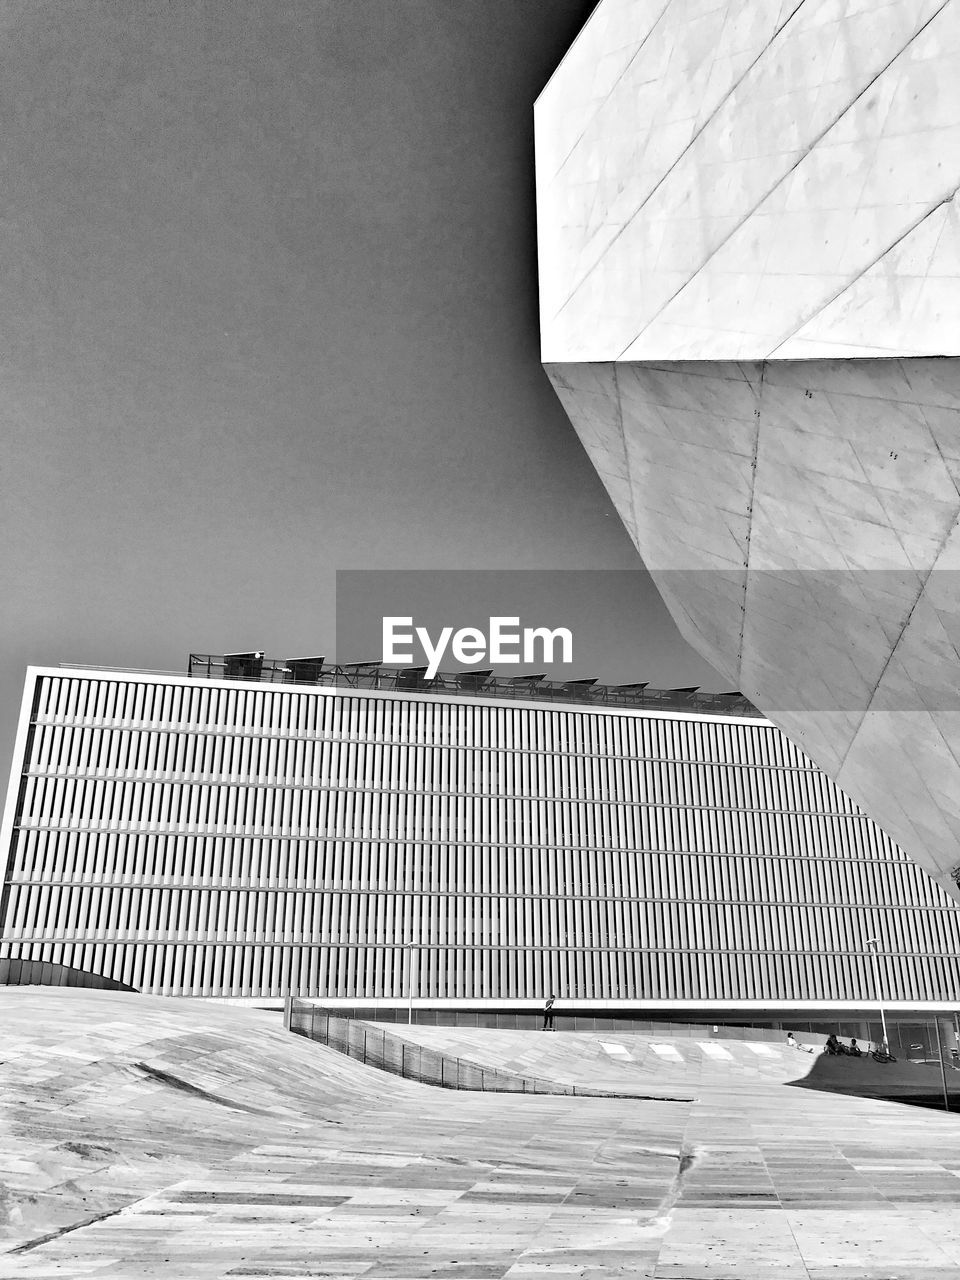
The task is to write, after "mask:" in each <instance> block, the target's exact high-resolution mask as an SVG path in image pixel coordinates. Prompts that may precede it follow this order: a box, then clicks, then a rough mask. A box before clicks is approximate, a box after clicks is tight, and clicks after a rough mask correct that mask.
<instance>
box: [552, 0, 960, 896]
mask: <svg viewBox="0 0 960 1280" xmlns="http://www.w3.org/2000/svg"><path fill="white" fill-rule="evenodd" d="M958 59H960V0H901V2H900V3H896V4H892V3H885V2H883V0H804V2H803V3H801V2H800V0H785V2H784V3H782V4H770V3H769V2H768V0H737V2H734V0H729V2H726V3H724V2H723V0H719V2H715V3H711V4H709V5H707V4H699V3H695V2H694V0H647V2H646V3H641V2H639V0H638V2H637V3H634V4H628V3H626V2H625V0H605V2H604V3H601V4H600V5H599V6H598V8H597V10H596V11H595V13H594V16H593V17H592V19H591V20H590V22H589V23H588V24H587V26H586V28H585V30H584V32H583V34H582V35H581V37H580V38H579V39H578V40H577V42H576V43H575V44H574V46H573V48H572V49H571V51H570V53H569V54H568V56H567V58H566V59H565V60H564V62H563V64H562V65H561V67H560V68H559V70H558V71H557V73H556V74H555V75H554V76H553V78H552V79H551V81H550V83H549V85H548V86H547V88H546V89H545V91H544V93H543V94H542V95H541V98H540V100H539V102H538V103H537V108H536V135H537V193H538V235H539V250H540V274H541V298H540V302H541V328H542V354H543V359H544V363H545V367H546V368H547V371H548V374H549V376H550V377H551V379H552V381H553V383H554V385H555V387H556V388H557V391H558V394H559V395H560V397H561V399H562V400H563V402H564V405H565V406H566V408H567V411H568V413H569V415H570V417H571V420H572V421H573V422H574V424H575V426H576V428H577V430H578V432H579V433H580V437H581V439H582V440H583V443H584V446H585V448H586V449H587V451H588V453H589V454H590V456H591V458H592V459H593V461H594V463H595V465H596V466H597V469H598V471H599V472H600V474H601V475H602V476H603V479H604V482H605V483H606V485H607V489H608V492H609V493H610V495H611V498H612V499H613V501H614V503H615V504H616V506H617V509H618V510H619V512H620V514H621V516H622V518H623V520H624V523H625V525H626V527H627V529H628V530H629V532H630V535H631V537H632V538H633V540H634V542H635V545H636V546H637V549H638V551H639V552H640V554H641V556H642V557H643V559H644V561H645V562H646V564H647V567H648V568H649V569H650V571H651V573H652V575H653V577H654V579H655V581H656V583H657V585H658V587H659V588H660V590H661V592H662V594H663V596H664V599H665V600H666V602H667V604H668V606H669V608H670V610H671V612H672V614H673V616H674V618H675V619H676V622H677V624H678V626H679V628H680V630H681V632H682V633H683V635H684V636H685V637H686V638H687V639H688V640H689V641H690V642H691V643H692V644H693V645H694V646H695V647H696V648H697V649H699V651H700V652H701V653H702V654H703V655H704V656H705V657H707V658H708V659H709V660H710V661H711V662H712V663H713V664H714V665H715V666H716V667H717V669H718V670H719V671H720V672H722V673H723V675H724V676H725V677H726V678H727V679H729V680H730V681H731V683H732V684H735V686H736V687H737V688H739V689H741V690H742V691H743V692H744V693H745V694H746V695H747V696H748V697H750V698H751V699H752V700H753V701H754V702H755V703H756V704H757V706H759V707H760V708H761V709H762V710H763V711H764V712H765V713H766V714H767V715H769V716H770V718H771V719H772V720H774V721H775V722H776V723H777V724H778V725H779V726H780V727H781V728H782V729H784V730H785V731H786V732H787V733H788V734H789V735H790V736H791V737H792V738H794V739H795V740H796V742H797V743H798V744H799V745H800V746H801V747H802V748H803V749H804V750H805V751H806V752H807V753H808V754H809V755H810V756H811V757H812V758H813V759H814V760H815V761H816V762H817V764H819V765H820V766H821V768H823V769H824V770H826V771H827V772H828V773H829V774H830V775H831V776H832V777H833V778H835V779H836V780H837V781H838V782H839V783H840V785H841V786H842V787H843V788H844V789H845V790H846V792H847V793H848V794H849V795H850V796H851V797H852V798H853V799H854V800H855V801H856V802H857V803H858V804H860V805H861V806H862V807H863V808H864V809H866V810H867V812H869V813H870V814H871V816H872V817H874V818H875V819H876V820H877V821H878V822H879V823H880V824H881V825H882V826H883V827H884V828H885V829H886V830H887V831H888V832H889V833H890V835H891V836H893V838H894V839H895V840H897V841H898V842H899V843H900V844H901V845H902V846H903V848H904V849H905V850H906V851H907V852H908V853H909V854H911V855H912V856H913V857H915V858H916V859H917V861H918V862H919V863H920V864H921V865H922V866H924V867H925V868H926V869H927V870H928V871H929V872H930V873H931V874H932V875H934V876H935V877H936V878H937V879H938V881H939V882H940V883H941V884H942V885H943V886H944V887H945V888H946V889H947V890H948V891H950V892H952V893H953V894H954V896H957V897H960V892H958V889H957V884H956V883H955V881H956V880H957V879H958V877H960V763H958V761H960V574H958V571H960V530H958V515H960V359H958V357H960V288H958V285H960V196H958V190H960V76H957V74H956V67H957V64H958Z"/></svg>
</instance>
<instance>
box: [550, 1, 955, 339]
mask: <svg viewBox="0 0 960 1280" xmlns="http://www.w3.org/2000/svg"><path fill="white" fill-rule="evenodd" d="M958 55H960V6H958V5H957V4H956V3H955V0H946V3H944V0H898V3H895V4H891V3H883V2H881V0H859V2H854V0H845V2H842V0H806V2H805V3H800V2H799V0H789V2H788V3H785V4H782V5H778V4H771V3H770V0H726V3H713V4H710V5H704V4H695V3H690V2H689V0H687V2H684V0H669V2H668V3H664V0H647V2H646V3H634V4H629V3H625V2H624V0H606V3H603V4H601V5H600V6H599V8H598V9H597V11H596V13H595V15H594V17H593V18H592V19H591V21H590V22H589V23H588V24H587V26H586V28H585V30H584V32H583V34H582V35H581V37H580V39H579V40H578V41H577V42H576V43H575V45H574V46H573V48H572V50H571V51H570V53H569V54H568V56H567V58H566V59H565V60H564V62H563V64H562V65H561V67H560V69H559V70H558V71H557V73H556V74H555V75H554V77H553V78H552V79H551V81H550V83H549V84H548V86H547V88H546V89H545V90H544V92H543V94H542V95H541V97H540V99H539V101H538V103H537V108H536V144H537V196H538V207H539V216H538V220H539V244H540V275H541V300H540V301H541V330H542V349H543V358H544V360H546V361H548V362H551V363H557V362H560V361H607V360H611V359H625V360H665V359H668V360H683V359H708V360H756V359H759V358H762V357H766V356H772V355H775V354H776V355H784V356H790V357H800V358H804V357H816V356H824V355H848V354H855V355H861V356H863V355H877V356H882V355H890V354H905V355H957V354H960V325H958V323H957V319H958V316H957V302H956V288H955V284H956V278H957V251H956V243H957V241H956V232H955V226H956V222H955V219H956V212H955V209H951V208H950V204H951V202H952V201H953V199H954V197H955V196H956V193H957V188H958V185H960V77H958V76H957V74H956V67H957V59H958ZM948 321H949V323H948ZM826 347H831V348H833V349H830V350H826V349H825V348H826Z"/></svg>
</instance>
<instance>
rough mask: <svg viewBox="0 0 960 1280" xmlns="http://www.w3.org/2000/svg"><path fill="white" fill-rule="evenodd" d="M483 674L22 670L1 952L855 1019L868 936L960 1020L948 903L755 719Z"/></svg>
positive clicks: (150, 970) (225, 665)
mask: <svg viewBox="0 0 960 1280" xmlns="http://www.w3.org/2000/svg"><path fill="white" fill-rule="evenodd" d="M481 676H484V678H483V679H478V678H476V677H474V678H473V680H472V683H471V679H470V678H468V677H466V676H464V677H444V678H441V679H439V680H438V681H437V682H435V683H433V684H431V685H428V686H426V687H417V686H418V684H419V685H420V686H424V684H425V682H424V681H423V680H422V678H418V677H417V675H416V673H414V675H413V677H411V675H410V673H409V672H406V673H404V672H393V673H390V672H384V671H383V669H382V668H378V667H375V666H373V665H371V666H370V667H369V669H368V670H367V671H366V672H365V673H364V672H363V671H362V670H361V669H359V668H354V669H352V670H351V669H348V668H334V667H330V666H329V665H327V664H324V663H323V662H322V659H318V660H315V665H314V668H313V669H308V668H304V667H303V666H300V667H298V666H297V665H296V663H294V662H290V663H264V662H263V660H262V659H261V656H260V655H248V656H245V657H244V659H243V660H236V659H231V660H216V659H213V660H211V659H206V658H205V659H203V660H192V663H191V674H187V675H179V676H178V675H157V674H150V673H137V672H116V671H95V670H75V669H66V668H47V669H45V668H31V669H30V670H29V671H28V673H27V679H26V687H25V692H24V702H23V713H22V717H21V724H20V729H19V735H18V740H17V745H16V754H15V760H14V766H13V774H12V781H11V786H10V790H9V794H8V800H7V805H6V810H5V815H4V820H3V828H2V846H0V850H2V854H3V855H4V856H5V858H6V866H5V871H4V887H3V897H2V913H0V918H2V942H0V963H2V962H3V961H7V962H9V963H10V964H15V963H17V962H23V961H27V962H30V963H33V964H37V963H42V964H47V965H52V966H62V967H64V968H66V969H69V970H79V971H83V972H85V973H87V974H93V975H97V976H99V977H100V978H102V979H105V980H110V981H113V982H118V983H122V984H125V985H127V986H131V987H135V988H138V989H140V990H143V991H148V992H156V993H165V994H177V995H193V996H220V997H247V998H264V997H270V998H279V997H282V996H284V995H285V994H287V993H290V992H293V993H299V994H301V995H310V996H321V997H324V998H326V999H328V1000H331V1001H339V1002H340V1003H343V1004H350V1003H357V1002H362V1001H367V1002H369V1001H379V1002H383V1003H385V1004H397V1005H401V1006H402V1005H403V1003H404V1002H405V1001H406V999H407V998H408V996H410V995H411V994H413V995H415V996H416V998H417V1000H418V1002H419V1003H424V1002H429V1003H431V1004H433V1005H436V1006H444V1005H459V1006H464V1005H470V1006H472V1007H476V1006H477V1005H481V1006H483V1005H488V1006H491V1007H493V1006H498V1007H509V1006H513V1005H519V1004H523V1003H526V1004H529V1003H530V1002H532V1001H539V1000H542V999H543V997H544V995H546V994H547V993H550V992H555V993H556V994H557V995H558V996H559V997H561V999H563V1000H565V1001H573V1002H574V1003H575V1004H577V1005H578V1006H580V1007H583V1008H593V1009H597V1008H605V1009H632V1010H672V1011H677V1012H679V1011H683V1010H697V1011H700V1012H703V1011H705V1010H709V1009H719V1008H725V1009H727V1010H731V1009H732V1010H744V1011H745V1010H751V1009H752V1010H759V1009H766V1010H774V1011H775V1010H778V1009H782V1010H786V1009H799V1008H800V1007H803V1008H809V1009H813V1008H817V1009H828V1008H830V1009H837V1010H839V1009H843V1008H849V1009H853V1008H863V1007H864V1006H867V1005H870V1004H872V1002H873V1000H874V998H875V996H876V989H875V984H874V979H873V975H872V972H871V962H870V958H869V954H868V949H867V942H868V939H871V938H877V939H879V940H880V947H879V950H880V957H881V966H882V971H881V983H882V985H883V987H884V988H885V990H884V991H883V995H884V998H885V1000H886V1001H887V1002H888V1005H889V1006H890V1007H900V1008H903V1009H907V1008H910V1009H917V1010H920V1009H934V1008H938V1009H948V1008H953V1006H954V1002H955V1001H956V998H957V995H958V993H960V914H958V911H957V909H956V908H955V906H954V904H953V903H952V902H951V900H950V899H949V898H948V897H947V896H946V895H945V894H944V893H943V892H942V891H941V890H940V889H939V888H938V887H937V886H936V885H935V884H934V882H933V881H932V880H931V879H929V878H928V877H927V876H926V874H925V873H924V872H922V871H920V870H919V869H918V868H917V867H916V866H915V865H914V863H912V862H911V861H910V860H909V859H908V858H907V857H906V856H905V855H904V854H903V853H902V852H901V851H900V850H899V849H898V848H897V847H896V845H894V844H893V842H892V841H891V840H890V839H889V838H888V837H887V836H886V835H885V834H884V833H883V831H881V830H880V828H879V827H877V826H876V824H875V823H873V822H872V821H871V820H870V819H869V818H867V817H866V816H865V815H864V814H863V813H862V812H860V811H859V810H858V809H857V807H856V806H855V805H854V804H853V803H852V802H851V801H850V800H849V799H848V798H847V797H846V796H845V795H844V794H843V792H842V791H840V790H839V789H838V788H837V787H836V786H835V785H834V784H833V783H832V782H831V781H830V780H829V778H828V777H827V776H826V775H825V774H824V773H823V772H821V771H820V770H819V769H817V768H816V767H815V766H814V765H813V764H812V763H811V761H810V760H809V759H808V758H807V757H806V756H804V754H803V753H802V752H801V751H799V750H798V749H797V747H795V746H794V745H793V744H792V743H791V742H790V741H789V740H788V739H787V738H786V737H785V736H784V735H783V734H782V733H781V732H779V730H777V729H776V728H774V727H773V726H772V725H771V724H770V723H768V722H767V721H765V720H764V719H762V718H760V717H759V716H758V715H757V714H756V713H751V712H752V709H751V708H748V707H744V706H740V705H738V704H736V703H735V702H731V701H730V700H728V701H724V700H722V699H720V698H710V697H707V698H703V697H699V696H693V695H689V694H685V693H681V692H677V693H675V694H673V695H664V694H660V693H657V692H656V691H650V690H641V689H640V688H636V689H634V690H633V691H630V690H626V691H620V692H619V693H618V692H617V691H610V690H603V689H593V690H588V689H584V688H581V689H579V690H574V689H573V688H568V689H567V690H566V692H565V693H564V691H563V690H562V689H558V688H557V687H554V686H548V685H546V684H543V683H542V682H540V683H539V684H538V683H537V682H531V683H530V684H529V685H527V686H525V685H523V684H522V683H518V682H512V684H508V683H507V682H504V681H495V680H492V679H490V680H487V679H486V678H485V673H481ZM304 681H306V682H304ZM558 699H562V700H558ZM731 706H737V709H738V713H737V714H730V713H729V709H730V707H731ZM8 967H9V966H8Z"/></svg>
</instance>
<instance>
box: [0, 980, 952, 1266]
mask: <svg viewBox="0 0 960 1280" xmlns="http://www.w3.org/2000/svg"><path fill="white" fill-rule="evenodd" d="M0 1017H2V1024H3V1027H4V1034H3V1037H2V1041H0V1058H3V1059H5V1061H4V1062H3V1064H2V1066H0V1072H2V1073H3V1074H4V1081H3V1088H4V1096H5V1098H6V1099H7V1103H8V1105H7V1107H6V1131H5V1137H4V1140H3V1144H2V1151H3V1158H2V1165H3V1171H2V1174H0V1177H2V1181H3V1183H4V1184H5V1186H6V1189H7V1195H6V1199H5V1206H6V1221H5V1224H4V1226H3V1228H2V1234H3V1236H4V1238H5V1241H6V1243H5V1245H4V1246H2V1247H5V1248H7V1249H12V1248H16V1247H17V1246H18V1245H19V1246H20V1250H19V1251H17V1252H7V1253H6V1254H3V1255H0V1275H2V1276H4V1277H7V1276H10V1277H11V1278H12V1277H20V1276H33V1277H39V1276H61V1277H64V1276H65V1277H70V1278H71V1280H73V1278H77V1280H79V1278H80V1277H86V1276H93V1277H107V1276H111V1277H121V1278H125V1277H130V1278H131V1280H132V1278H133V1277H148V1276H163V1277H171V1278H176V1280H180V1278H183V1280H193V1278H200V1277H203V1278H208V1277H209V1278H212V1277H226V1276H247V1277H266V1276H283V1277H288V1278H289V1277H306V1276H328V1277H334V1276H341V1277H354V1276H365V1277H369V1278H370V1280H377V1278H380V1280H386V1278H387V1277H393V1278H395V1280H426V1277H440V1276H451V1277H453V1276H459V1277H463V1278H464V1280H472V1278H476V1280H480V1278H481V1277H500V1276H506V1277H510V1278H511V1280H514V1278H516V1280H520V1278H521V1277H528V1278H529V1280H544V1278H546V1277H551V1278H552V1280H573V1277H578V1278H582V1277H599V1276H631V1277H661V1278H667V1277H671V1278H673V1280H693V1278H695V1277H696V1278H700V1277H703V1278H704V1280H706V1278H708V1277H710V1278H714V1277H716V1278H719V1277H728V1278H729V1280H754V1278H760V1277H768V1276H769V1277H773V1276H777V1277H788V1278H789V1277H803V1278H813V1280H823V1278H825V1277H827V1276H830V1277H838V1276H839V1277H842V1278H843V1280H854V1278H856V1280H861V1278H862V1280H868V1278H869V1280H880V1278H881V1277H882V1278H884V1280H889V1278H892V1277H904V1278H906V1277H909V1278H910V1280H913V1278H914V1277H921V1278H925V1280H932V1278H933V1277H947V1276H950V1277H951V1278H952V1280H956V1277H957V1276H958V1275H960V1119H958V1118H956V1117H954V1116H947V1115H943V1114H939V1113H937V1112H928V1111H923V1110H919V1109H911V1108H906V1107H899V1106H896V1105H894V1104H889V1103H875V1102H867V1101H863V1100H861V1099H853V1098H841V1097H835V1096H831V1095H829V1094H820V1093H814V1092H811V1091H807V1090H801V1089H793V1088H789V1087H784V1085H783V1084H780V1083H778V1082H777V1079H776V1077H775V1073H774V1072H773V1071H772V1068H771V1066H770V1065H769V1064H770V1062H771V1061H775V1060H770V1059H768V1057H767V1056H766V1055H758V1054H755V1053H754V1052H753V1051H752V1050H750V1049H749V1048H745V1047H744V1046H740V1045H737V1046H734V1047H733V1048H731V1054H732V1055H733V1056H732V1059H731V1060H730V1061H727V1060H724V1059H717V1058H713V1057H711V1056H710V1055H709V1054H707V1053H706V1052H704V1053H703V1054H702V1057H701V1069H700V1071H699V1073H698V1074H697V1075H696V1088H695V1089H694V1090H693V1091H694V1092H695V1093H696V1094H697V1099H698V1100H697V1101H696V1102H694V1103H692V1104H691V1103H666V1102H638V1101H636V1100H629V1099H623V1100H620V1099H617V1100H607V1099H590V1098H583V1099H581V1098H569V1099H568V1098H558V1097H529V1096H528V1097H514V1096H505V1095H499V1096H498V1095H477V1094H470V1095H466V1094H455V1093H448V1092H442V1091H438V1090H432V1089H429V1088H427V1087H425V1086H421V1085H416V1084H412V1083H409V1082H406V1081H401V1080H397V1079H394V1078H392V1077H386V1076H382V1075H380V1074H379V1073H377V1072H374V1071H372V1070H371V1069H369V1068H365V1067H363V1066H362V1065H360V1064H358V1063H356V1062H353V1061H351V1060H349V1059H345V1058H342V1057H339V1056H338V1055H335V1054H333V1053H332V1052H331V1051H330V1050H327V1049H325V1048H323V1047H321V1046H318V1045H314V1044H310V1043H308V1042H306V1041H304V1040H301V1039H298V1038H294V1037H290V1036H287V1035H286V1034H285V1033H284V1032H283V1031H282V1030H281V1029H279V1027H278V1024H277V1020H276V1018H275V1016H273V1015H267V1014H263V1013H256V1012H253V1011H249V1010H242V1011H241V1010H234V1009H229V1008H223V1007H211V1006H198V1005H196V1004H190V1003H182V1004H181V1003H178V1002H175V1001H162V1000H156V999H152V998H149V997H140V996H128V995H123V994H114V993H102V992H84V991H69V992H64V991H56V990H52V989H50V990H41V989H36V988H34V989H27V988H22V989H8V990H5V991H2V992H0ZM435 1034H439V1033H435ZM447 1034H449V1035H450V1037H451V1042H452V1043H451V1047H452V1048H454V1050H456V1048H457V1044H456V1043H454V1042H455V1041H458V1039H459V1040H461V1041H462V1036H459V1037H458V1033H457V1032H456V1031H454V1030H453V1029H451V1031H450V1032H449V1033H447ZM483 1034H486V1036H487V1037H488V1044H489V1048H490V1054H491V1057H498V1056H499V1058H501V1059H502V1058H503V1057H504V1056H505V1055H508V1054H509V1055H512V1056H513V1057H514V1058H520V1059H523V1060H525V1062H526V1063H527V1064H528V1065H531V1064H533V1063H536V1064H537V1070H538V1072H539V1073H540V1074H543V1072H544V1069H545V1067H546V1066H549V1065H551V1064H552V1065H553V1067H554V1069H556V1070H558V1071H559V1070H560V1069H561V1068H562V1067H563V1064H564V1062H565V1061H566V1062H567V1063H568V1064H569V1063H573V1064H580V1065H579V1067H577V1066H576V1065H574V1067H569V1068H568V1069H577V1070H579V1069H584V1070H585V1069H586V1067H585V1064H586V1063H587V1062H590V1063H592V1067H591V1071H592V1079H593V1080H594V1081H595V1082H596V1083H604V1082H605V1081H607V1080H620V1081H621V1082H622V1074H623V1072H624V1071H625V1070H627V1069H628V1067H627V1066H626V1065H625V1064H624V1062H623V1060H622V1055H619V1057H618V1056H617V1055H611V1054H610V1053H609V1052H608V1050H606V1049H604V1048H603V1047H602V1043H601V1042H604V1041H605V1042H607V1043H610V1042H611V1041H614V1037H612V1036H610V1035H607V1034H605V1033H601V1034H598V1035H592V1036H591V1035H583V1036H573V1035H566V1034H563V1033H560V1034H557V1035H554V1036H543V1035H541V1034H540V1033H535V1032H515V1033H511V1032H500V1033H494V1032H490V1033H473V1035H481V1036H482V1035H483ZM504 1037H507V1040H505V1039H503V1038H504ZM508 1041H509V1043H508ZM497 1042H498V1043H497ZM616 1042H619V1043H620V1045H621V1048H626V1049H627V1051H628V1053H629V1054H630V1061H632V1062H634V1063H637V1062H639V1063H642V1064H644V1071H645V1073H647V1074H648V1078H652V1077H653V1076H655V1075H656V1074H657V1073H658V1072H660V1073H661V1075H663V1077H664V1078H668V1077H669V1074H670V1070H671V1062H673V1067H672V1070H673V1072H674V1075H676V1070H677V1069H676V1065H675V1060H672V1059H671V1058H670V1055H668V1054H667V1055H665V1054H662V1053H658V1052H656V1051H655V1050H654V1049H653V1047H652V1044H651V1043H650V1042H646V1043H644V1042H643V1037H635V1036H631V1037H619V1036H618V1037H616ZM495 1043H496V1047H495ZM656 1043H658V1044H661V1045H664V1046H667V1047H669V1044H668V1042H667V1041H665V1040H662V1039H661V1040H658V1041H657V1042H656ZM724 1043H725V1046H727V1047H729V1046H728V1045H727V1042H724ZM688 1044H689V1042H688ZM482 1047H483V1046H482V1044H481V1045H477V1044H474V1046H473V1050H474V1053H476V1052H479V1051H480V1050H481V1049H482ZM675 1047H678V1049H679V1051H680V1052H681V1053H682V1052H683V1051H684V1047H683V1045H681V1044H680V1042H679V1041H678V1042H676V1046H675ZM747 1055H749V1056H747ZM753 1057H756V1058H757V1060H758V1062H759V1063H760V1064H761V1065H760V1066H759V1067H757V1068H756V1069H754V1068H753V1066H752V1063H751V1059H752V1058H753ZM741 1059H742V1062H741ZM658 1064H665V1065H663V1066H660V1065H658ZM764 1068H765V1069H764ZM691 1070H692V1069H691ZM691 1070H688V1071H687V1073H686V1076H685V1078H686V1079H687V1080H688V1081H689V1080H690V1079H692V1078H693V1076H692V1074H691ZM781 1078H782V1070H781ZM98 1215H109V1216H103V1217H102V1218H101V1219H100V1220H99V1221H93V1222H89V1220H90V1219H93V1218H95V1217H97V1216H98ZM84 1221H88V1222H89V1225H86V1226H78V1225H77V1224H79V1223H82V1222H84ZM57 1230H63V1234H61V1235H59V1236H56V1237H55V1238H53V1239H50V1240H48V1241H46V1242H45V1243H37V1241H39V1240H41V1239H42V1237H43V1236H44V1235H46V1234H49V1233H53V1232H55V1231H57ZM24 1245H25V1246H26V1247H23V1246H24Z"/></svg>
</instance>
